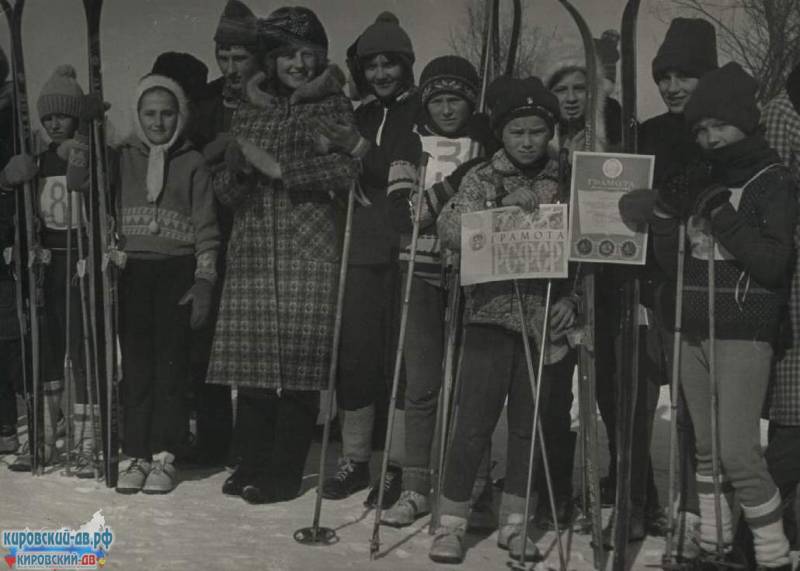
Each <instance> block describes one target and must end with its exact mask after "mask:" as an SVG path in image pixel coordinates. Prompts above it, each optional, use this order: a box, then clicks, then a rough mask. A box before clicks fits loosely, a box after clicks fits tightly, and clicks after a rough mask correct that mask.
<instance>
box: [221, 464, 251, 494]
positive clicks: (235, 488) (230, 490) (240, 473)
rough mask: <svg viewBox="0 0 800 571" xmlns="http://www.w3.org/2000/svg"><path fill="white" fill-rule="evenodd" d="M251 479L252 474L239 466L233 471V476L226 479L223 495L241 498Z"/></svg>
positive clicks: (223, 485)
mask: <svg viewBox="0 0 800 571" xmlns="http://www.w3.org/2000/svg"><path fill="white" fill-rule="evenodd" d="M251 479H252V478H251V474H249V473H248V471H247V470H245V469H244V468H242V467H241V466H239V467H238V468H236V469H235V470H234V471H233V474H231V475H230V476H228V477H227V478H226V479H225V482H224V483H223V484H222V493H223V494H225V495H226V496H241V495H242V490H244V488H245V486H246V485H247V484H248V483H249V482H250V480H251Z"/></svg>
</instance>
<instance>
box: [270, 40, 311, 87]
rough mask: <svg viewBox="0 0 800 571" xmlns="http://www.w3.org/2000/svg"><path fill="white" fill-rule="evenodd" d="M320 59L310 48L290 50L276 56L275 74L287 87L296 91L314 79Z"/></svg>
mask: <svg viewBox="0 0 800 571" xmlns="http://www.w3.org/2000/svg"><path fill="white" fill-rule="evenodd" d="M318 65H319V58H318V57H317V54H316V53H315V52H314V50H312V49H309V48H299V49H297V48H289V49H288V50H286V51H282V52H279V53H278V54H277V55H276V56H275V74H276V75H277V76H278V81H280V82H281V83H282V84H283V85H284V86H285V87H287V88H289V89H290V90H292V91H294V90H295V89H297V88H298V87H300V86H301V85H305V84H306V83H308V82H309V81H311V80H312V79H313V78H314V74H315V73H316V70H317V67H318Z"/></svg>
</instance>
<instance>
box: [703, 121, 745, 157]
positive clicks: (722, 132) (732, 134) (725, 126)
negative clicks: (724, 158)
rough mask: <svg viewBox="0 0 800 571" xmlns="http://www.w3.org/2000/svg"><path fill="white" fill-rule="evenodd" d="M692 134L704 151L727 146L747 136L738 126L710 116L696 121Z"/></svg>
mask: <svg viewBox="0 0 800 571" xmlns="http://www.w3.org/2000/svg"><path fill="white" fill-rule="evenodd" d="M694 134H695V137H697V144H698V145H700V147H701V148H702V149H703V150H705V151H708V150H711V149H721V148H722V147H727V146H728V145H732V144H733V143H736V142H738V141H741V140H742V139H744V138H745V137H746V136H747V135H745V133H744V132H743V131H742V130H741V129H739V128H738V127H735V126H733V125H731V124H729V123H726V122H725V121H720V120H719V119H714V118H712V117H707V118H706V119H702V120H700V121H698V122H697V123H696V124H695V126H694Z"/></svg>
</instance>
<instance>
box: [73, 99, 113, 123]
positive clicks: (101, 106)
mask: <svg viewBox="0 0 800 571" xmlns="http://www.w3.org/2000/svg"><path fill="white" fill-rule="evenodd" d="M109 109H111V104H110V103H107V102H105V101H103V99H102V98H101V97H100V96H99V95H97V94H96V93H90V94H88V95H84V96H83V97H82V98H81V108H80V112H79V113H80V115H79V116H78V119H80V120H81V121H83V122H86V123H91V122H92V121H102V120H103V119H104V118H105V115H106V111H108V110H109Z"/></svg>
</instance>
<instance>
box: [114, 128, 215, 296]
mask: <svg viewBox="0 0 800 571" xmlns="http://www.w3.org/2000/svg"><path fill="white" fill-rule="evenodd" d="M147 157H148V149H147V147H146V146H145V145H144V144H143V143H141V142H140V141H139V140H138V139H136V138H130V139H129V140H128V141H127V142H126V143H125V144H123V145H122V147H121V148H120V149H119V157H118V159H119V167H118V169H117V177H118V180H117V186H116V188H117V196H118V201H119V209H120V212H119V215H120V234H121V237H122V238H123V240H124V241H123V244H124V249H125V251H126V252H127V253H128V255H129V256H130V257H132V258H145V259H163V258H167V257H170V256H184V255H192V254H193V255H194V256H195V257H196V258H197V269H196V270H195V276H196V277H202V278H205V279H208V280H209V281H212V282H213V281H215V280H216V276H217V272H216V260H217V252H218V250H219V244H220V236H219V229H218V228H217V220H216V216H215V214H214V195H213V191H212V189H211V185H210V179H209V175H208V171H207V169H206V167H205V161H204V159H203V155H201V154H200V153H199V152H198V151H196V150H194V149H193V148H192V146H191V145H190V144H189V143H186V142H184V143H182V144H178V145H176V146H175V147H173V149H171V150H170V151H169V154H168V158H167V166H166V174H165V177H164V190H163V191H162V192H161V195H160V196H159V198H158V200H157V201H156V203H155V204H151V203H149V202H148V201H147V185H146V176H147ZM153 221H157V225H158V228H157V230H156V229H155V228H154V226H153ZM154 230H155V231H154Z"/></svg>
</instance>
